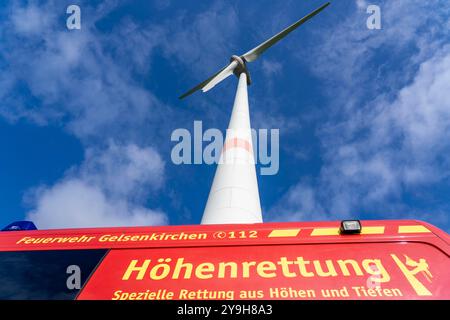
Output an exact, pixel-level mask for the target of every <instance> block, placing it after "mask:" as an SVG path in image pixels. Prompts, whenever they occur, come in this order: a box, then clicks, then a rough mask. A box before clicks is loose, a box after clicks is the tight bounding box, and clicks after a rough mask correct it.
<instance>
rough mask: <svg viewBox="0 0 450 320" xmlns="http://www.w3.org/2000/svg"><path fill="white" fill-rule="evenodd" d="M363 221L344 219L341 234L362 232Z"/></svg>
mask: <svg viewBox="0 0 450 320" xmlns="http://www.w3.org/2000/svg"><path fill="white" fill-rule="evenodd" d="M361 229H362V228H361V222H360V221H359V220H342V221H341V228H340V229H339V232H340V233H341V234H360V233H361Z"/></svg>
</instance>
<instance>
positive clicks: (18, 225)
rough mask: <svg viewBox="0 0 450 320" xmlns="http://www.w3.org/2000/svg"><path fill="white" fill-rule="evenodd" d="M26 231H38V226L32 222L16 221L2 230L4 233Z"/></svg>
mask: <svg viewBox="0 0 450 320" xmlns="http://www.w3.org/2000/svg"><path fill="white" fill-rule="evenodd" d="M25 230H37V228H36V226H35V225H34V223H33V222H31V221H16V222H13V223H11V224H8V225H7V226H6V227H4V228H3V229H2V231H25Z"/></svg>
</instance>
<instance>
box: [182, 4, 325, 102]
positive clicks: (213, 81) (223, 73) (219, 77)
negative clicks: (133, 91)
mask: <svg viewBox="0 0 450 320" xmlns="http://www.w3.org/2000/svg"><path fill="white" fill-rule="evenodd" d="M329 5H330V3H329V2H327V3H325V4H324V5H322V6H321V7H319V8H317V9H316V10H314V11H313V12H311V13H310V14H308V15H306V16H305V17H303V18H301V19H300V20H298V21H297V22H295V23H294V24H292V25H290V26H289V27H287V28H286V29H284V30H283V31H281V32H279V33H277V34H276V35H274V36H273V37H272V38H270V39H268V40H266V41H264V42H263V43H261V44H260V45H259V46H257V47H255V48H253V49H252V50H250V51H248V52H247V53H245V54H243V55H241V56H236V55H233V56H232V57H231V59H230V64H229V65H228V66H226V67H225V68H223V69H222V70H220V71H219V72H217V73H216V74H215V75H213V76H212V77H210V78H208V79H206V80H205V81H203V82H202V83H200V84H198V85H197V86H195V87H194V88H192V89H191V90H189V91H188V92H186V93H185V94H183V95H182V96H181V97H180V99H183V98H185V97H187V96H189V95H191V94H192V93H194V92H195V91H197V90H202V91H203V92H206V91H209V90H211V89H212V88H214V87H215V86H216V85H217V84H218V83H220V82H222V81H223V80H225V79H226V78H228V77H229V76H231V75H232V74H235V75H236V76H237V77H239V75H240V74H242V73H243V72H245V74H246V75H247V85H249V84H250V83H251V80H250V73H249V72H248V69H247V63H249V62H253V61H255V60H256V59H258V58H259V57H260V56H261V55H262V54H263V53H264V51H266V50H267V49H269V48H270V47H272V46H273V45H274V44H276V43H277V42H278V41H280V40H282V39H283V38H284V37H286V36H287V35H288V34H289V33H291V32H292V31H294V30H295V29H297V28H298V27H299V26H301V25H302V24H303V23H305V22H306V21H308V20H309V19H311V18H312V17H314V16H315V15H316V14H318V13H319V12H320V11H322V10H323V9H325V8H326V7H328V6H329Z"/></svg>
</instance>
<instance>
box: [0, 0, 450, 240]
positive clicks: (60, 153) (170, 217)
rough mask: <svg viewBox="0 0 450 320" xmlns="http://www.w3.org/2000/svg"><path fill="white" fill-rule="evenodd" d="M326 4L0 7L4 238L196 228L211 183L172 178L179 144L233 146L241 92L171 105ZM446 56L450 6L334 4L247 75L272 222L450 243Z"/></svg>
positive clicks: (195, 171)
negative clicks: (229, 142)
mask: <svg viewBox="0 0 450 320" xmlns="http://www.w3.org/2000/svg"><path fill="white" fill-rule="evenodd" d="M323 2H325V1H319V0H308V1H306V0H305V1H280V2H274V1H242V0H234V1H218V0H215V1H173V0H154V1H131V0H130V1H125V0H124V1H118V0H117V1H114V0H111V1H62V0H60V1H7V2H2V4H1V5H0V18H1V19H0V40H1V41H0V70H1V72H0V148H1V156H0V225H6V224H7V223H9V222H11V221H13V220H20V219H32V220H34V221H35V222H36V224H37V225H38V227H39V228H59V227H64V228H65V227H72V226H73V227H88V226H109V225H114V226H116V225H161V224H177V225H179V224H197V223H199V221H200V219H201V215H202V213H203V209H204V205H205V203H206V199H207V197H208V192H209V188H210V185H211V183H212V179H213V175H214V172H215V166H208V165H180V166H176V165H174V164H173V163H172V162H171V159H170V152H171V149H172V147H173V146H174V143H173V142H171V141H170V135H171V132H172V131H173V130H175V129H177V128H187V129H189V130H192V128H193V123H194V121H195V120H202V121H203V127H204V128H205V129H207V128H219V129H221V130H225V129H226V125H227V123H228V120H229V116H230V112H231V106H232V102H233V99H234V90H235V86H236V84H237V81H236V79H235V78H230V79H227V81H225V82H223V83H221V84H220V85H218V86H217V87H216V88H214V89H213V90H211V91H210V92H208V93H206V94H200V93H197V94H195V95H194V96H192V97H189V98H188V99H186V100H183V101H179V100H178V98H177V97H178V96H179V95H180V94H181V93H183V92H184V91H185V90H187V89H189V88H190V87H192V86H193V85H195V84H196V83H198V82H200V81H202V80H204V79H205V78H206V77H208V76H210V75H211V74H212V73H214V72H215V71H216V70H217V69H218V68H220V67H222V66H224V65H225V64H226V63H227V61H228V59H229V57H230V55H231V54H242V53H244V52H246V51H247V50H249V49H251V48H252V47H254V46H255V45H257V44H259V43H260V42H261V41H263V40H265V39H266V38H267V37H269V36H272V35H273V34H275V33H276V32H278V31H280V30H281V29H283V28H284V27H286V26H287V25H289V24H290V23H292V22H294V21H296V20H297V19H298V18H300V17H302V16H303V15H305V14H306V13H308V12H310V11H312V10H313V9H315V8H316V7H318V6H319V5H321V4H322V3H323ZM70 4H77V5H79V6H80V8H81V30H68V29H67V28H66V19H67V17H68V15H67V14H66V8H67V6H68V5H70ZM369 4H375V5H379V6H380V8H381V17H382V20H381V22H382V28H381V30H369V29H368V28H367V27H366V20H367V18H368V17H369V14H367V12H366V9H367V6H368V5H369ZM449 40H450V4H449V2H448V1H446V0H442V1H438V0H434V1H426V2H425V1H420V0H408V1H406V0H405V1H379V0H373V1H372V0H367V1H365V0H348V1H332V5H331V6H330V7H329V8H328V9H327V10H325V11H324V12H323V13H321V14H320V15H319V16H317V17H316V18H314V19H313V20H311V21H310V22H308V23H307V24H305V25H304V26H302V27H301V28H300V29H298V30H297V31H295V32H294V33H293V34H291V35H290V36H289V37H288V38H287V39H286V40H285V41H283V42H281V43H280V44H278V45H277V46H275V47H273V48H272V49H271V50H269V51H267V52H266V53H265V54H264V56H263V57H262V59H260V60H258V61H257V62H255V63H252V64H251V65H250V71H251V74H252V79H253V84H252V85H251V86H250V87H249V96H250V109H251V120H252V126H253V127H254V128H256V129H258V128H265V129H271V128H279V129H280V170H279V173H278V174H277V175H274V176H258V181H259V187H260V196H261V202H262V203H261V204H262V208H263V216H264V219H265V221H306V220H308V221H309V220H339V219H343V218H360V219H404V218H414V219H421V220H425V221H428V222H430V223H433V224H435V225H436V226H438V227H440V228H442V229H444V230H446V231H447V232H448V231H449V230H450V220H449V212H450V197H449V194H450V102H449V101H450V90H449V89H450V85H449V84H450V41H449Z"/></svg>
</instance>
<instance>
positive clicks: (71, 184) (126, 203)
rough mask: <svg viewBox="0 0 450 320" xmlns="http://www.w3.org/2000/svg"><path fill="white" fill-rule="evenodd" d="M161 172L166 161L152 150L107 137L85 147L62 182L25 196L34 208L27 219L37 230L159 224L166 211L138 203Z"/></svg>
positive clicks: (156, 184)
mask: <svg viewBox="0 0 450 320" xmlns="http://www.w3.org/2000/svg"><path fill="white" fill-rule="evenodd" d="M163 175H164V162H163V161H162V159H161V158H160V156H159V155H158V153H156V152H155V151H154V150H153V149H151V148H139V147H138V146H136V145H133V144H130V145H124V146H118V145H116V144H115V143H113V142H111V143H110V145H109V147H108V148H107V149H106V150H103V151H102V152H100V151H98V150H92V149H89V150H88V151H87V152H86V159H85V161H84V163H83V164H82V165H81V166H80V168H74V169H72V170H70V171H69V172H68V173H67V176H66V177H65V178H64V179H63V180H62V181H60V182H58V183H56V184H55V185H53V186H51V187H45V186H44V187H40V188H38V189H37V190H35V191H34V194H32V195H29V197H30V198H33V200H32V203H31V204H32V205H33V207H35V209H33V210H31V211H30V212H29V213H28V214H27V218H28V219H30V220H32V221H34V222H35V223H36V224H37V225H38V227H39V228H40V229H51V228H72V227H100V226H135V225H163V224H166V223H168V217H167V215H166V214H165V213H164V212H162V211H161V210H158V209H155V210H153V209H148V208H146V207H144V206H143V205H141V203H142V202H143V201H144V200H145V199H146V196H147V195H148V193H149V192H154V191H155V190H157V189H158V188H160V187H161V184H162V180H163Z"/></svg>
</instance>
